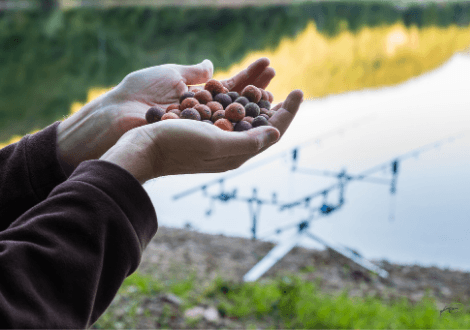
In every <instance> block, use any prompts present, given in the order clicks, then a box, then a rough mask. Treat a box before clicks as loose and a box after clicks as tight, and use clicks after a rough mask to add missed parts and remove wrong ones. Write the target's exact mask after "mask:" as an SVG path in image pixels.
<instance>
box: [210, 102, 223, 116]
mask: <svg viewBox="0 0 470 330" xmlns="http://www.w3.org/2000/svg"><path fill="white" fill-rule="evenodd" d="M206 105H207V106H208V107H209V109H211V112H212V114H214V113H215V112H216V111H218V110H224V106H223V105H222V104H220V103H219V102H216V101H211V102H208V103H207V104H206Z"/></svg>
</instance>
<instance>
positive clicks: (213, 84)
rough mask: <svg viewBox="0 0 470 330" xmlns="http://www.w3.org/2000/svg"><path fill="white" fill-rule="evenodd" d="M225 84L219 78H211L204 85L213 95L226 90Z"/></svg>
mask: <svg viewBox="0 0 470 330" xmlns="http://www.w3.org/2000/svg"><path fill="white" fill-rule="evenodd" d="M224 88H225V87H224V85H222V83H221V82H220V81H218V80H215V79H211V80H209V81H208V82H206V84H205V85H204V89H205V90H207V91H209V92H211V94H212V96H216V95H217V94H219V93H223V92H224Z"/></svg>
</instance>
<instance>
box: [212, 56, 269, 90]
mask: <svg viewBox="0 0 470 330" xmlns="http://www.w3.org/2000/svg"><path fill="white" fill-rule="evenodd" d="M269 63H270V62H269V59H268V58H266V57H262V58H260V59H258V60H256V61H255V62H253V63H252V64H251V65H250V66H248V68H246V69H245V70H243V71H241V72H239V73H238V74H237V75H235V76H233V77H232V78H230V79H227V80H223V81H221V83H222V84H223V85H224V86H225V87H226V88H227V89H228V90H229V91H235V92H238V93H240V92H241V91H242V89H243V88H244V87H245V86H246V85H250V84H251V83H252V82H254V81H255V80H256V78H257V77H258V76H259V75H260V74H261V73H262V72H263V71H264V70H265V69H266V68H267V67H268V66H269Z"/></svg>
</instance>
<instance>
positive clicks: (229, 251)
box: [107, 227, 470, 329]
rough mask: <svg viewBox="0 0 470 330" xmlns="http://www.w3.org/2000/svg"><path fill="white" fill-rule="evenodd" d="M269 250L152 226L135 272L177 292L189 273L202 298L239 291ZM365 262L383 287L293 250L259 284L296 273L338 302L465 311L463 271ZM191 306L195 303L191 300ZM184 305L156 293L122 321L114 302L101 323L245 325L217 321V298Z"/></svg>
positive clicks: (336, 261) (347, 266) (322, 254)
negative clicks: (217, 285) (191, 318)
mask: <svg viewBox="0 0 470 330" xmlns="http://www.w3.org/2000/svg"><path fill="white" fill-rule="evenodd" d="M273 247H274V244H272V243H270V242H263V241H252V240H250V239H245V238H239V237H226V236H224V235H209V234H203V233H199V232H196V231H193V230H190V229H177V228H168V227H159V229H158V232H157V234H156V236H155V237H154V238H153V240H152V241H151V242H150V244H149V246H148V247H147V249H146V250H145V252H144V255H143V258H142V262H141V265H140V267H139V268H138V270H137V273H138V274H139V276H142V277H146V276H148V277H149V278H153V279H155V280H156V281H158V283H180V284H179V285H180V286H181V285H185V284H184V283H185V281H190V282H191V283H193V282H192V281H193V280H192V279H189V278H190V277H191V275H190V274H194V275H195V278H194V283H196V284H195V285H193V288H195V289H197V290H196V291H198V292H203V291H204V290H207V289H208V288H209V286H210V285H211V283H213V281H214V280H215V279H216V278H217V277H218V276H220V277H221V278H223V279H224V280H226V281H229V282H231V283H235V284H241V283H242V282H243V280H242V279H243V276H244V275H245V274H246V273H247V272H248V271H249V270H250V269H251V268H252V267H253V266H254V265H255V264H256V263H257V262H258V261H259V260H261V259H262V258H263V257H264V256H265V255H266V254H267V253H268V252H269V251H270V250H271V249H272V248H273ZM372 261H373V262H374V263H375V264H377V265H379V266H380V267H382V268H383V269H385V270H386V271H388V272H389V274H390V277H389V279H388V280H386V281H385V280H382V279H380V278H379V277H377V276H375V275H373V274H371V273H369V272H368V271H365V270H364V269H361V268H359V267H358V266H357V265H355V264H354V263H352V262H351V261H349V260H347V259H345V258H343V257H341V256H339V255H337V254H335V253H334V252H333V251H329V250H323V251H322V250H314V249H305V248H298V247H297V248H294V249H293V250H291V251H290V252H289V253H288V254H287V255H286V256H285V257H284V258H282V259H281V260H280V261H279V262H278V263H277V264H276V265H275V266H273V267H272V268H271V269H270V270H269V271H268V272H266V273H265V274H264V275H263V276H262V277H261V278H260V279H259V280H258V282H259V283H267V282H269V281H271V280H274V279H275V278H276V277H279V276H289V275H290V274H295V275H296V276H299V277H300V278H301V279H302V280H304V281H308V282H312V283H316V284H317V285H318V287H319V289H320V292H321V293H323V294H325V295H327V296H331V297H334V296H339V295H340V294H341V292H343V290H348V296H349V297H351V298H352V297H363V298H367V297H376V298H379V299H380V300H381V301H383V302H386V303H388V302H393V301H397V300H400V299H402V298H405V300H408V302H409V303H410V304H411V305H413V304H416V303H418V302H420V301H421V300H422V299H423V298H425V296H426V294H429V296H430V297H433V298H434V299H435V301H436V310H435V317H436V318H438V317H439V311H440V310H442V309H444V308H445V307H446V306H448V305H449V304H451V303H462V304H463V305H465V306H466V304H467V302H468V301H469V298H470V288H469V287H468V283H469V281H470V273H468V272H462V271H459V270H451V269H440V268H437V267H421V266H419V265H400V264H394V263H390V262H388V261H386V260H372ZM181 283H183V284H181ZM134 290H135V289H134ZM135 299H138V298H135ZM135 299H134V300H135ZM192 299H196V297H193V296H192ZM197 299H199V298H197ZM185 300H187V298H182V297H178V295H174V294H168V293H163V292H162V293H160V294H157V295H152V298H151V299H150V298H145V299H143V300H142V301H137V302H136V303H135V306H134V307H133V308H134V309H133V312H132V314H133V316H128V315H129V314H131V310H132V308H129V306H128V305H127V306H126V303H127V304H129V303H130V301H127V300H126V299H125V298H123V297H122V296H119V295H118V296H117V298H116V299H115V301H114V302H113V304H112V305H111V307H110V308H109V310H108V312H107V313H109V314H108V316H107V317H108V318H109V319H110V320H114V321H116V322H118V323H119V322H123V323H122V324H123V325H126V323H125V322H124V321H119V320H125V319H126V317H127V318H131V317H133V318H134V319H133V320H134V322H135V324H136V328H149V327H161V326H164V325H163V323H162V322H163V320H164V322H165V326H169V327H171V328H175V329H183V328H200V329H207V328H231V329H237V328H246V326H247V323H246V322H247V320H246V319H239V318H234V317H230V318H229V317H224V315H221V314H220V312H219V310H218V308H219V307H220V306H219V303H220V301H219V300H218V299H217V298H214V299H211V298H204V299H202V300H200V301H199V303H198V304H197V306H196V307H194V306H193V307H190V308H185V306H184V305H185V302H184V301H185ZM126 301H127V302H126ZM191 305H192V304H191ZM467 305H468V304H467ZM169 315H171V316H169ZM188 315H196V316H198V315H199V316H200V317H199V319H198V320H199V321H197V322H195V323H194V324H192V326H191V327H188V325H187V323H186V322H187V316H188ZM114 321H113V322H114ZM250 322H251V323H250V324H252V325H253V326H254V327H253V328H256V329H264V328H267V327H272V326H273V323H272V322H274V321H273V320H264V321H263V320H254V319H253V320H250Z"/></svg>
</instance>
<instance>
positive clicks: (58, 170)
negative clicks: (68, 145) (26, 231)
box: [25, 121, 67, 200]
mask: <svg viewBox="0 0 470 330" xmlns="http://www.w3.org/2000/svg"><path fill="white" fill-rule="evenodd" d="M59 124H60V121H57V122H55V123H53V124H51V125H49V126H47V127H46V128H44V129H43V130H41V131H39V132H37V133H34V134H28V135H26V136H25V140H26V141H25V148H26V152H25V156H26V162H27V164H28V171H29V178H30V182H31V186H32V188H33V190H34V192H35V194H36V195H37V197H38V198H39V200H44V199H46V198H47V196H48V195H49V193H50V192H51V191H52V189H54V187H56V186H57V185H59V184H61V183H62V182H64V181H65V180H67V176H66V175H65V172H64V170H63V169H62V167H61V166H60V164H59V161H58V158H57V152H56V145H57V126H59Z"/></svg>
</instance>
